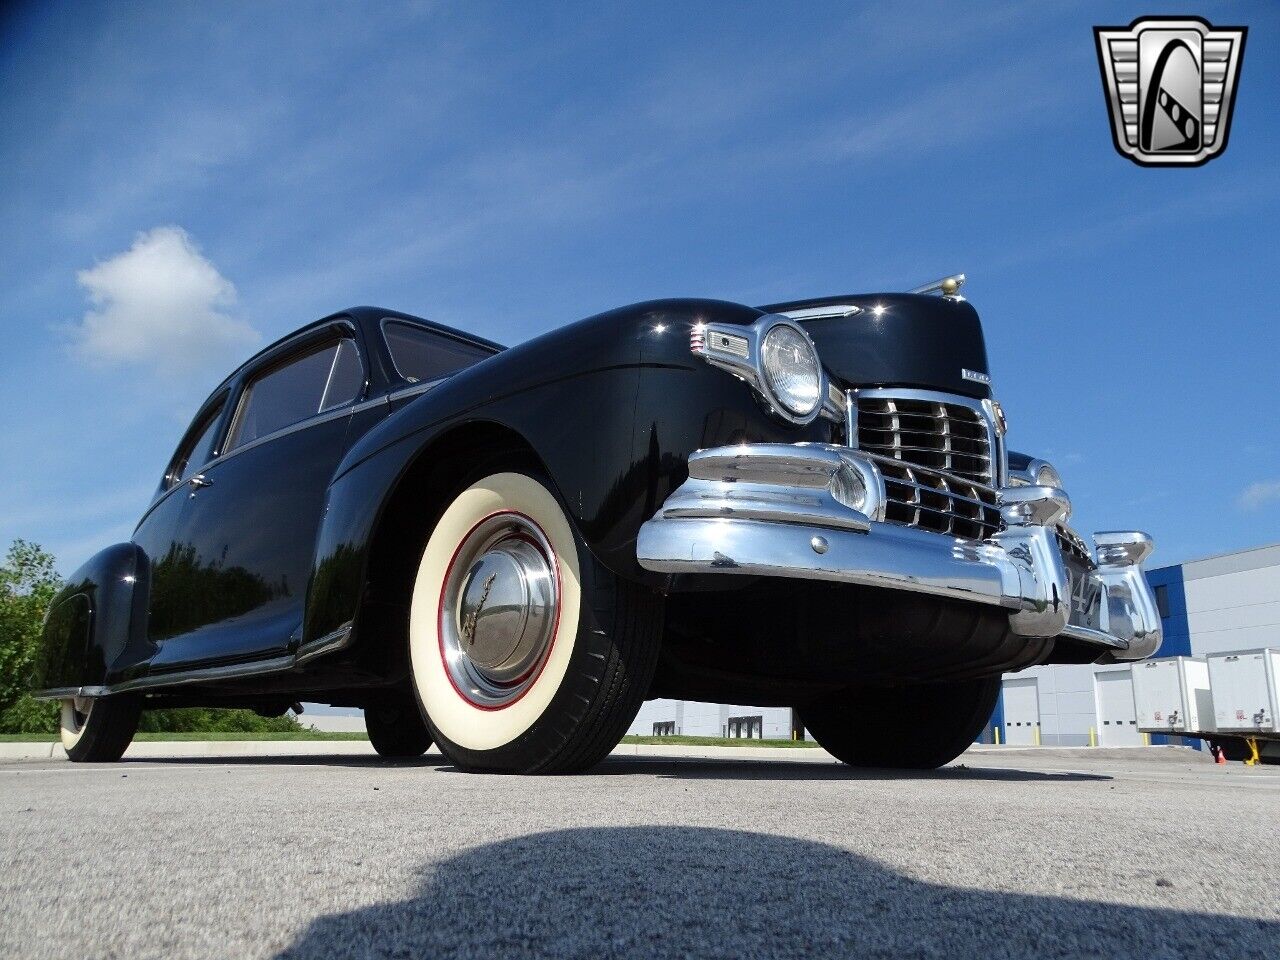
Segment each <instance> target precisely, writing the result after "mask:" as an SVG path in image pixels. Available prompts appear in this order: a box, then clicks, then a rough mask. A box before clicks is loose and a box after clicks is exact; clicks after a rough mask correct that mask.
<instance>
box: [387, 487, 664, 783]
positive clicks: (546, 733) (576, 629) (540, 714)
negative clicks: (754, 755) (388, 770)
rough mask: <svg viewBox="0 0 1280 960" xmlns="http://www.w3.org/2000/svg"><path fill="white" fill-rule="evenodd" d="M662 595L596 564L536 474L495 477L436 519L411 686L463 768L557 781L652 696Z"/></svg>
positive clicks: (417, 600)
mask: <svg viewBox="0 0 1280 960" xmlns="http://www.w3.org/2000/svg"><path fill="white" fill-rule="evenodd" d="M661 622H662V605H661V600H660V598H659V597H658V596H657V595H656V594H654V593H652V592H650V591H646V590H644V589H642V588H639V587H637V586H635V585H634V584H631V583H628V582H626V581H623V580H620V579H618V578H617V577H615V576H614V575H613V574H612V573H610V572H609V571H608V570H606V569H605V568H604V567H603V566H602V565H600V564H599V563H598V562H596V561H595V559H594V558H593V557H592V555H591V552H590V551H589V550H588V549H587V548H586V546H585V544H584V543H583V542H582V541H581V539H580V538H579V537H578V534H577V532H576V531H575V530H574V528H573V526H572V524H571V523H570V522H569V520H568V518H567V517H566V515H565V512H564V510H563V509H562V508H561V506H560V503H559V501H558V500H557V499H556V497H555V495H554V494H552V493H551V491H550V490H549V489H548V487H547V485H546V483H545V482H544V481H543V480H542V479H541V478H539V477H535V476H532V475H529V474H524V473H495V474H491V475H489V476H486V477H484V478H483V479H481V480H478V481H477V482H475V483H473V484H471V485H470V486H468V487H467V488H466V489H465V490H463V491H462V492H461V493H459V494H458V495H457V496H456V497H455V498H454V500H453V502H452V503H451V504H450V505H449V506H448V508H447V509H446V510H445V511H444V514H443V515H442V516H441V518H440V520H439V522H438V523H437V524H436V526H435V529H434V530H433V531H432V532H431V536H430V537H429V539H428V541H427V546H426V550H425V551H424V553H423V556H422V562H421V564H420V566H419V569H418V576H417V580H416V582H415V585H414V591H413V602H412V608H411V613H410V628H409V634H410V658H411V663H412V669H413V679H414V687H415V689H416V692H417V694H418V698H419V700H420V701H421V703H422V706H423V711H424V713H425V714H426V717H427V722H428V724H429V725H430V727H431V731H432V734H433V736H434V739H435V742H436V743H437V745H438V746H439V747H440V750H441V752H442V753H444V754H445V756H447V757H448V758H449V759H450V760H452V761H453V762H454V763H455V764H457V765H458V766H459V767H462V768H464V769H468V770H494V771H506V772H511V773H567V772H574V771H578V770H583V769H586V768H587V767H590V766H591V765H593V764H595V763H596V762H598V761H599V760H601V759H603V758H604V757H605V756H606V755H607V754H608V753H609V751H610V750H612V749H613V747H614V746H615V745H616V744H617V743H618V741H619V740H620V739H621V738H622V734H623V733H624V732H626V729H627V726H628V725H629V724H630V723H631V721H632V720H633V719H635V715H636V712H637V711H638V710H639V709H640V704H641V702H642V701H643V699H644V696H645V694H646V693H647V692H648V689H649V682H650V680H651V679H652V677H653V671H654V668H655V666H656V663H657V653H658V644H659V641H660V639H661Z"/></svg>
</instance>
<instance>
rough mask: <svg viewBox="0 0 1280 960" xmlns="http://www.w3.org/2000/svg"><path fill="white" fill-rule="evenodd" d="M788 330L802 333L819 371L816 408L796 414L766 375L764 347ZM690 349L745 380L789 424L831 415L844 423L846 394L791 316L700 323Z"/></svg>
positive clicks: (798, 424)
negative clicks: (779, 332) (744, 322)
mask: <svg viewBox="0 0 1280 960" xmlns="http://www.w3.org/2000/svg"><path fill="white" fill-rule="evenodd" d="M780 327H785V328H787V329H788V330H790V331H792V332H794V333H796V334H798V335H799V336H800V338H801V339H802V340H803V341H804V343H805V344H807V345H808V348H809V350H811V351H812V354H813V359H814V361H815V364H816V366H817V370H818V385H817V386H818V391H817V402H816V403H815V404H814V405H813V409H811V410H809V411H807V412H805V413H796V412H795V410H794V409H792V408H791V407H790V406H788V404H787V403H786V402H784V401H783V399H782V398H781V397H779V396H778V394H777V391H776V390H775V388H774V385H773V383H771V382H770V379H769V377H768V376H767V375H766V373H765V365H764V345H765V340H766V339H768V337H769V335H770V334H771V333H774V332H775V331H776V330H778V328H780ZM689 349H690V350H691V351H692V352H693V353H695V354H697V355H698V356H700V357H702V358H703V359H704V360H706V361H707V363H709V364H711V365H712V366H713V367H720V368H721V369H722V370H727V371H728V372H730V373H732V374H733V375H734V376H736V377H738V378H740V379H742V380H745V381H746V382H747V383H748V384H749V385H750V386H751V388H752V389H753V390H755V392H756V394H757V395H758V396H759V397H760V398H761V399H762V400H763V401H764V402H765V404H766V405H767V406H768V408H769V410H770V412H771V413H773V414H774V415H775V416H778V417H780V418H781V419H783V420H785V421H787V422H788V423H792V424H796V425H797V426H804V425H806V424H810V423H812V422H813V421H814V420H816V419H817V418H818V417H819V416H824V415H825V416H827V417H829V418H831V419H833V420H835V421H836V422H839V423H843V422H844V395H843V394H841V393H840V392H839V391H837V390H834V389H833V388H832V386H831V382H830V380H829V379H828V377H827V371H826V368H825V367H824V366H823V365H822V357H821V356H820V355H819V354H818V348H817V347H815V346H814V343H813V340H812V338H811V337H810V336H809V334H808V332H806V331H805V329H804V327H802V326H800V324H798V323H796V322H795V321H794V320H792V319H791V318H790V317H784V316H782V315H780V314H765V315H764V316H762V317H760V318H759V319H757V320H756V321H755V322H754V323H751V324H749V325H746V326H737V325H735V324H729V323H699V324H696V325H695V326H694V327H693V330H692V333H691V334H690V339H689Z"/></svg>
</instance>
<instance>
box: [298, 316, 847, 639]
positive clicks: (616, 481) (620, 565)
mask: <svg viewBox="0 0 1280 960" xmlns="http://www.w3.org/2000/svg"><path fill="white" fill-rule="evenodd" d="M759 315H760V312H759V311H758V310H755V309H754V308H751V307H744V306H742V305H740V304H731V303H726V302H723V301H715V300H665V301H651V302H648V303H642V304H636V305H634V306H631V307H625V308H623V309H621V310H615V311H611V312H610V313H606V314H601V315H599V316H596V317H591V318H588V319H587V320H583V321H580V322H578V323H576V324H573V325H571V326H568V327H564V328H562V329H560V330H556V331H553V332H552V333H549V334H546V335H545V336H542V337H539V338H537V339H535V340H532V341H529V342H528V343H526V344H522V345H520V346H518V347H513V348H511V349H509V350H506V351H504V352H503V353H500V354H497V355H495V356H493V357H490V358H489V359H487V360H484V361H483V362H481V363H479V364H477V365H476V366H474V367H472V368H470V369H468V370H466V371H464V372H463V373H461V374H459V375H457V376H456V377H453V378H451V379H449V380H447V381H445V382H444V383H443V384H441V385H440V386H438V387H436V388H435V389H433V390H431V391H429V392H427V393H426V394H424V395H423V396H422V397H420V398H418V399H417V400H415V401H414V402H412V403H410V404H408V405H407V406H405V407H404V408H402V409H400V410H398V411H396V412H395V413H393V414H392V415H391V416H389V417H388V418H387V419H386V420H384V421H383V422H382V423H380V424H378V425H377V426H376V427H374V428H373V429H372V430H370V431H369V432H368V433H366V434H365V435H364V436H363V437H361V438H360V440H359V441H357V442H356V443H355V444H354V445H353V446H352V449H351V450H350V451H349V453H348V454H347V457H346V458H345V460H344V461H343V463H342V464H341V465H340V466H339V468H338V470H337V472H336V473H335V478H334V480H333V482H332V483H331V484H330V487H329V495H328V503H327V507H326V513H325V517H324V520H323V523H322V525H321V529H320V535H319V538H318V541H317V548H316V556H315V564H314V567H313V571H312V580H311V586H310V590H309V593H308V603H307V614H306V618H305V623H304V630H303V647H304V654H305V653H308V652H310V651H315V652H326V651H329V650H333V649H335V648H339V647H341V646H345V645H346V643H347V641H348V638H349V636H350V635H351V633H352V628H353V625H354V624H355V621H356V618H357V615H358V613H359V610H360V607H361V603H362V601H363V599H364V596H365V589H366V587H367V584H368V569H369V559H370V549H371V545H372V544H373V542H374V539H375V537H376V536H377V534H378V531H379V529H380V527H381V525H382V524H383V523H385V522H394V520H391V521H389V520H388V504H390V503H391V502H392V501H393V499H394V498H395V496H396V493H397V490H399V489H400V486H401V484H403V483H404V482H405V481H406V477H408V476H409V475H410V472H411V471H412V470H413V469H414V468H415V465H419V464H421V463H422V462H423V459H424V458H431V457H433V456H434V455H435V454H434V453H433V451H436V450H439V449H441V445H442V444H448V443H449V442H450V441H451V440H453V439H456V438H457V437H459V436H460V435H465V434H466V432H467V431H477V432H479V431H484V430H494V431H500V432H501V433H502V434H503V435H505V436H510V437H515V438H518V439H519V441H520V442H521V444H522V445H523V446H525V447H527V449H528V450H530V451H531V452H532V453H533V455H534V456H535V457H536V458H537V460H538V462H539V463H540V464H541V466H542V468H543V469H544V471H545V472H546V474H547V476H548V477H549V479H550V480H551V483H552V485H553V487H554V488H555V490H556V492H557V493H558V494H559V496H560V499H561V502H562V503H563V504H564V505H565V508H566V510H567V512H568V514H569V517H570V519H571V520H572V521H573V522H574V524H575V525H576V526H577V528H578V531H579V533H580V534H581V535H582V537H583V539H584V541H585V542H586V544H587V547H588V549H590V550H591V551H592V553H593V554H594V556H595V557H596V558H597V559H598V560H599V561H600V562H601V563H603V564H604V565H605V566H606V567H607V568H608V569H610V570H611V571H612V572H614V573H615V574H617V575H618V576H621V577H624V578H626V579H630V580H633V581H639V582H647V583H651V584H654V585H658V584H660V583H662V582H663V580H664V578H663V577H661V576H659V575H655V574H653V573H651V572H649V571H646V570H644V569H642V568H641V567H640V566H639V563H638V561H637V559H636V551H635V543H636V537H637V535H638V532H639V529H640V526H641V524H643V523H644V522H645V521H646V520H648V519H649V518H650V517H651V516H652V515H653V513H654V511H655V510H656V509H657V508H658V506H660V505H661V503H662V501H663V500H664V499H665V498H666V496H667V495H668V494H669V493H670V492H671V491H672V490H673V489H675V487H677V486H678V485H679V484H680V483H681V482H683V480H684V479H685V478H686V476H687V465H686V464H687V460H688V456H689V454H691V453H692V452H693V451H695V450H697V449H699V448H701V447H706V446H719V445H723V444H726V443H734V442H775V441H776V442H797V441H801V440H814V441H827V440H830V439H831V425H830V424H829V423H828V422H826V421H819V422H815V423H813V424H811V425H809V426H807V427H796V426H794V425H791V424H788V423H785V422H783V421H781V420H779V419H777V418H775V417H771V416H770V415H769V414H768V413H767V412H766V411H765V410H764V409H763V407H762V405H761V404H760V402H759V401H758V399H757V398H756V397H755V395H754V394H753V392H752V390H751V389H750V388H749V387H748V386H747V385H746V384H744V383H742V382H741V381H740V380H738V379H736V378H734V377H732V376H730V375H728V374H727V373H725V372H724V371H721V370H717V369H714V368H712V367H711V366H709V365H708V364H706V363H705V362H703V361H702V360H700V359H698V358H696V357H694V356H693V355H692V354H691V353H690V350H689V335H690V330H691V328H692V327H693V326H694V325H695V324H698V323H704V322H708V321H712V320H715V321H719V322H730V323H749V322H751V321H752V320H753V319H754V318H756V317H758V316H759ZM460 459H462V460H466V459H467V458H460ZM472 459H474V458H472ZM470 465H471V464H469V463H467V462H461V463H456V464H450V463H442V464H440V465H439V466H440V469H441V470H454V471H456V473H457V475H458V476H459V477H460V476H461V474H462V473H464V472H466V471H467V470H468V469H469V467H470ZM443 506H444V504H442V503H441V504H437V503H429V504H427V503H424V504H421V509H422V510H424V511H435V510H438V509H442V508H443ZM383 599H386V598H383ZM393 599H394V600H395V601H398V602H404V601H405V600H407V598H393Z"/></svg>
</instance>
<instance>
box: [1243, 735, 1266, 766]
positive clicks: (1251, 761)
mask: <svg viewBox="0 0 1280 960" xmlns="http://www.w3.org/2000/svg"><path fill="white" fill-rule="evenodd" d="M1245 744H1246V745H1248V747H1249V756H1247V757H1245V760H1244V765H1245V766H1246V767H1255V766H1257V765H1258V761H1259V760H1261V759H1262V758H1261V757H1260V756H1259V755H1258V741H1257V739H1256V738H1254V737H1249V738H1248V739H1247V740H1245Z"/></svg>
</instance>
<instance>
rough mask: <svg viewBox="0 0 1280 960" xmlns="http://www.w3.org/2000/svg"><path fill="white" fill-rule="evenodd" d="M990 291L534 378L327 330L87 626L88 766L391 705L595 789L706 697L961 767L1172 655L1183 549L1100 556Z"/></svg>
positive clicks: (79, 651)
mask: <svg viewBox="0 0 1280 960" xmlns="http://www.w3.org/2000/svg"><path fill="white" fill-rule="evenodd" d="M962 280H963V278H960V277H952V278H947V279H946V280H945V281H940V282H939V283H937V284H932V285H929V286H928V287H924V288H921V289H919V290H917V291H913V292H912V293H884V294H868V295H854V296H839V297H827V298H824V299H815V300H805V301H799V302H794V303H778V304H770V305H768V306H763V307H749V306H743V305H740V304H736V303H726V302H722V301H715V300H696V299H680V300H659V301H653V302H649V303H640V304H635V305H633V306H629V307H624V308H622V309H619V310H614V311H611V312H609V313H603V314H600V315H598V316H595V317H591V318H589V319H586V320H583V321H581V322H579V323H575V324H572V325H570V326H567V327H564V328H563V329H560V330H556V331H554V332H552V333H549V334H546V335H545V336H541V337H538V338H537V339H534V340H532V341H529V342H527V343H524V344H522V345H520V346H518V347H512V348H509V349H504V348H502V347H501V346H499V345H498V344H496V343H491V342H489V341H487V340H484V339H481V338H479V337H475V336H471V335H468V334H465V333H462V332H459V331H457V330H450V329H447V328H445V327H441V326H439V325H437V324H433V323H429V322H427V321H425V320H421V319H418V318H416V317H411V316H407V315H405V314H400V313H396V312H394V311H391V310H383V309H376V308H372V307H358V308H355V309H351V310H346V311H343V312H341V313H337V314H334V315H333V316H331V317H326V318H325V319H323V320H320V321H318V322H316V323H313V324H311V325H310V326H307V327H305V328H303V329H301V330H299V331H298V332H297V333H294V334H292V335H290V336H288V337H286V338H284V339H283V340H281V341H279V342H278V343H275V344H273V345H272V346H270V347H268V348H267V349H265V350H263V351H262V352H261V353H259V354H258V355H257V356H255V357H253V358H252V359H251V360H249V361H248V362H247V363H246V364H244V366H242V367H241V368H240V369H239V370H237V371H236V372H235V373H233V374H232V375H231V376H230V377H228V378H227V379H226V381H225V382H223V383H222V384H221V385H220V386H219V387H218V388H217V390H215V391H214V392H213V394H212V396H210V397H209V399H208V400H207V401H205V403H204V405H203V406H202V407H201V408H200V410H199V412H198V413H197V414H196V416H195V419H194V420H193V421H192V424H191V426H190V428H189V429H188V430H187V432H186V434H185V435H184V436H183V438H182V441H181V442H180V443H179V444H178V449H177V452H176V453H175V454H174V456H173V459H172V461H171V462H170V464H169V466H168V469H167V470H166V471H165V474H164V477H163V478H162V479H161V481H160V486H159V489H158V490H157V491H156V495H155V498H154V500H153V502H152V503H151V506H150V507H149V509H148V510H147V512H146V514H145V515H144V516H143V518H142V521H141V522H140V523H139V524H138V527H137V530H136V531H135V533H134V535H133V538H132V540H131V541H130V542H128V543H121V544H117V545H115V546H113V547H109V548H107V549H106V550H104V551H102V552H101V553H99V554H97V555H96V556H95V557H93V559H91V560H90V561H89V562H88V563H86V564H85V565H84V566H83V567H82V568H81V569H80V570H79V571H77V572H76V574H75V575H74V576H73V577H71V579H70V581H69V582H68V583H67V585H66V587H65V588H64V589H63V590H62V592H61V593H60V594H59V595H58V596H57V598H56V600H55V601H54V603H53V605H52V607H51V610H50V613H49V616H48V619H47V622H46V625H45V630H44V641H45V648H44V656H43V661H42V663H41V665H40V671H39V677H38V680H37V687H38V688H39V690H40V695H41V696H44V697H47V698H57V699H59V700H61V701H62V737H63V743H64V745H65V747H66V750H67V753H68V755H69V756H70V757H71V759H73V760H94V761H102V760H113V759H117V758H118V757H120V755H121V754H122V752H123V751H124V750H125V748H126V746H127V745H128V743H129V741H130V739H131V738H132V736H133V734H134V732H135V730H136V726H137V723H138V717H139V711H140V710H143V709H147V708H150V707H167V706H180V705H206V706H238V707H249V708H252V709H254V710H257V711H259V712H260V713H262V714H265V715H278V714H281V713H283V712H284V711H286V710H288V709H289V708H290V706H291V705H293V704H294V703H295V702H296V701H302V700H306V701H317V702H323V703H329V704H335V705H343V706H355V707H361V708H363V710H364V712H365V717H366V720H367V723H368V729H369V736H370V739H371V740H372V742H373V745H374V747H375V748H376V749H377V750H378V752H379V753H381V754H383V755H384V756H414V755H418V754H421V753H422V752H423V751H425V750H426V749H427V747H428V746H429V745H430V744H431V743H432V742H435V743H436V744H438V745H439V748H440V750H441V751H442V752H443V753H444V754H445V756H446V757H448V758H449V759H450V760H451V761H452V762H454V763H456V764H457V765H458V766H460V767H463V768H467V769H474V770H505V771H519V772H528V773H533V772H555V771H574V770H581V769H584V768H586V767H589V766H590V765H592V764H594V763H596V762H597V761H598V760H600V759H601V758H602V757H604V756H605V755H606V754H607V753H608V752H609V751H610V750H611V749H612V748H613V747H614V745H615V744H616V743H617V742H618V740H619V738H620V737H621V736H622V734H623V733H624V731H625V730H626V729H627V727H628V725H629V724H630V722H631V721H632V720H633V718H634V717H635V715H636V711H637V710H638V709H639V706H640V704H641V702H642V701H643V700H645V699H646V698H650V697H676V698H687V699H696V700H711V701H729V702H734V703H749V704H759V705H762V706H770V705H772V706H788V705H789V706H794V707H796V708H797V709H798V711H799V714H800V717H801V719H802V720H803V722H804V725H805V727H806V728H807V729H808V730H809V731H810V732H811V733H812V734H813V735H814V737H816V739H817V740H818V741H819V742H820V743H821V744H822V745H823V746H825V747H826V748H828V749H829V750H830V751H831V752H832V753H834V754H835V755H836V756H837V757H839V758H840V759H842V760H844V761H845V762H847V763H850V764H857V765H877V766H906V767H933V766H937V765H940V764H943V763H946V762H947V761H949V760H951V759H952V758H953V757H955V756H956V755H957V754H958V753H960V751H962V750H963V749H964V748H965V746H966V745H967V744H969V743H970V742H971V741H972V740H973V739H974V737H975V736H976V735H977V734H978V733H979V732H980V731H981V729H982V728H983V726H984V724H985V723H986V721H987V719H988V718H989V716H990V714H991V712H992V708H993V706H994V703H995V700H996V697H997V695H998V692H999V684H1000V679H999V678H1000V675H1001V674H1002V673H1003V672H1005V671H1010V670H1018V669H1021V668H1023V667H1027V666H1029V665H1032V664H1041V663H1088V662H1095V661H1100V660H1105V659H1109V658H1111V659H1121V660H1132V659H1139V658H1142V657H1146V656H1149V655H1150V654H1151V653H1153V652H1154V651H1155V649H1156V647H1157V646H1158V645H1159V642H1160V620H1159V617H1158V616H1157V614H1156V611H1155V607H1154V604H1153V601H1152V597H1151V593H1150V590H1149V588H1148V586H1147V584H1146V581H1145V579H1144V577H1143V575H1142V572H1141V563H1142V561H1143V559H1144V558H1145V557H1146V556H1147V554H1148V553H1149V552H1150V550H1151V541H1150V539H1149V538H1148V537H1146V536H1145V535H1143V534H1141V533H1133V532H1126V533H1100V534H1095V535H1094V538H1093V547H1092V548H1091V547H1090V546H1089V545H1087V544H1086V543H1085V542H1084V541H1083V540H1082V539H1081V538H1080V537H1078V536H1077V535H1076V534H1075V533H1074V532H1072V530H1071V528H1070V527H1069V526H1068V525H1067V519H1068V516H1069V513H1070V504H1069V501H1068V499H1067V495H1066V494H1065V493H1064V492H1063V491H1062V489H1061V481H1060V480H1059V478H1058V475H1057V473H1056V472H1055V471H1054V469H1053V467H1051V466H1050V465H1049V464H1047V463H1044V462H1042V461H1039V460H1035V459H1032V458H1029V457H1026V456H1023V455H1020V454H1017V453H1013V452H1010V451H1008V450H1007V449H1006V445H1005V418H1004V413H1003V412H1002V410H1001V408H1000V405H999V403H997V402H996V400H995V399H994V397H993V396H992V391H991V387H990V382H991V381H990V376H989V373H988V369H987V356H986V348H985V346H984V343H983V336H982V330H981V326H980V324H979V320H978V315H977V313H976V312H975V311H974V309H973V308H972V306H971V305H970V304H969V303H968V302H966V301H965V299H964V298H963V297H961V296H960V295H959V293H958V289H959V284H960V283H961V282H962Z"/></svg>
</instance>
